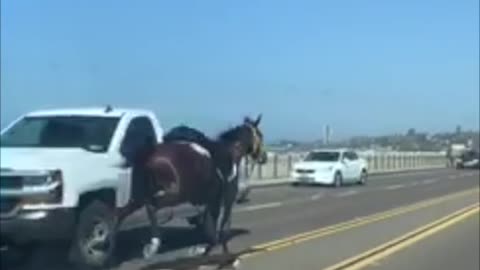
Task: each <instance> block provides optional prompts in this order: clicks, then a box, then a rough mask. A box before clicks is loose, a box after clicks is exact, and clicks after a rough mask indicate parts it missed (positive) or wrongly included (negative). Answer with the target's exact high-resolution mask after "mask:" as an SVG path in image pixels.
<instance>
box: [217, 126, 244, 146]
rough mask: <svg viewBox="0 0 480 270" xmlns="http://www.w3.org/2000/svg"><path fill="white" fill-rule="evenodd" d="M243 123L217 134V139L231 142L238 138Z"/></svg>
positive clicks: (242, 128)
mask: <svg viewBox="0 0 480 270" xmlns="http://www.w3.org/2000/svg"><path fill="white" fill-rule="evenodd" d="M244 128H245V126H244V125H238V126H235V127H232V128H229V129H227V130H225V131H223V132H221V133H220V134H219V135H218V139H219V140H221V141H226V142H232V141H235V140H238V139H240V137H241V135H242V132H243V131H244Z"/></svg>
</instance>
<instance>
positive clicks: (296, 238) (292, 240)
mask: <svg viewBox="0 0 480 270" xmlns="http://www.w3.org/2000/svg"><path fill="white" fill-rule="evenodd" d="M478 192H479V189H478V188H474V189H469V190H466V191H461V192H457V193H453V194H449V195H445V196H442V197H438V198H434V199H429V200H425V201H421V202H418V203H415V204H412V205H407V206H403V207H398V208H394V209H391V210H388V211H385V212H382V213H378V214H373V215H370V216H366V217H362V218H357V219H354V220H350V221H347V222H342V223H338V224H335V225H332V226H328V227H324V228H320V229H316V230H313V231H308V232H304V233H300V234H296V235H293V236H289V237H286V238H284V239H280V240H275V241H271V242H267V243H264V244H260V245H256V246H254V247H253V250H257V251H256V252H253V253H248V254H245V255H242V256H241V257H240V258H242V259H245V258H248V257H253V256H257V255H260V254H263V253H265V252H269V251H273V250H278V249H282V248H286V247H289V246H292V245H295V244H298V243H301V242H305V241H308V240H312V239H317V238H320V237H325V236H327V235H331V234H334V233H339V232H342V231H346V230H350V229H353V228H356V227H359V226H363V225H367V224H370V223H374V222H378V221H381V220H385V219H388V218H392V217H395V216H399V215H402V214H406V213H409V212H413V211H415V210H419V209H422V208H426V207H429V206H433V205H436V204H439V203H442V202H445V201H449V200H453V199H456V198H459V197H463V196H468V195H472V194H475V193H478Z"/></svg>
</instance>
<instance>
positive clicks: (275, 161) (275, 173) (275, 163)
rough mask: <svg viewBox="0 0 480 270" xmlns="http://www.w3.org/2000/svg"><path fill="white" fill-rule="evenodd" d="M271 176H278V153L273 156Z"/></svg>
mask: <svg viewBox="0 0 480 270" xmlns="http://www.w3.org/2000/svg"><path fill="white" fill-rule="evenodd" d="M273 178H278V155H277V154H275V155H274V156H273Z"/></svg>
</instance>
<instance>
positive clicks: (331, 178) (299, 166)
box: [291, 149, 368, 187]
mask: <svg viewBox="0 0 480 270" xmlns="http://www.w3.org/2000/svg"><path fill="white" fill-rule="evenodd" d="M291 176H292V178H293V179H294V184H302V183H311V184H325V185H332V186H335V187H340V186H342V185H344V184H347V183H357V184H361V185H364V184H366V182H367V177H368V165H367V161H366V160H364V159H362V158H359V157H358V155H357V153H356V152H354V151H351V150H347V149H332V150H315V151H311V152H309V153H308V154H307V156H306V157H305V158H304V159H303V160H302V161H300V162H298V163H296V164H294V166H293V171H292V172H291Z"/></svg>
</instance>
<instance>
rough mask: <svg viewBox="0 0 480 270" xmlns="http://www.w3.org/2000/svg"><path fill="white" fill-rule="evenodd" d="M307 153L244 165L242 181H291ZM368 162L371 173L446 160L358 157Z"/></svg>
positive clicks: (422, 155)
mask: <svg viewBox="0 0 480 270" xmlns="http://www.w3.org/2000/svg"><path fill="white" fill-rule="evenodd" d="M305 155H306V153H289V154H271V155H270V156H269V160H268V162H267V163H266V164H264V165H262V166H259V165H255V167H254V170H253V171H251V164H248V162H243V163H242V167H241V175H242V177H245V176H249V178H250V179H251V180H253V181H262V180H273V179H282V178H289V177H290V172H291V170H292V168H293V165H294V163H295V162H298V161H301V160H302V159H303V157H304V156H305ZM359 156H360V157H361V158H364V159H365V160H366V161H367V162H368V170H369V172H370V173H382V172H396V171H399V172H400V171H408V170H419V169H434V168H444V167H446V166H447V160H446V157H445V154H444V153H439V152H381V153H374V154H371V153H370V154H369V153H363V154H362V153H359Z"/></svg>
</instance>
